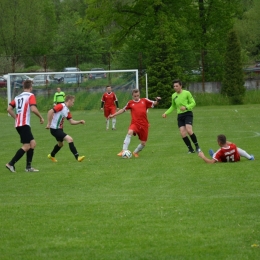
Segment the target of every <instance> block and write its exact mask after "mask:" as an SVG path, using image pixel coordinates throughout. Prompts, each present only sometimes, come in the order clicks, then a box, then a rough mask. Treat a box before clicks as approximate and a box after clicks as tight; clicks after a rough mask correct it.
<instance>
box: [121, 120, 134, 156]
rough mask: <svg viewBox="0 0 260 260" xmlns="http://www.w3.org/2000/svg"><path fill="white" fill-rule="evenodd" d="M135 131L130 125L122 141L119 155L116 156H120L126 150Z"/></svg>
mask: <svg viewBox="0 0 260 260" xmlns="http://www.w3.org/2000/svg"><path fill="white" fill-rule="evenodd" d="M135 129H136V127H135V125H130V127H129V129H128V132H127V135H126V137H125V139H124V143H123V149H122V151H121V152H120V153H118V154H117V155H118V156H122V153H123V151H125V150H128V146H129V144H130V142H131V137H132V136H133V134H134V132H135Z"/></svg>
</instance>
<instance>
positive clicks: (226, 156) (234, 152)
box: [198, 135, 255, 163]
mask: <svg viewBox="0 0 260 260" xmlns="http://www.w3.org/2000/svg"><path fill="white" fill-rule="evenodd" d="M217 142H218V145H219V146H220V149H218V150H217V151H216V152H215V153H214V151H213V150H212V149H210V150H209V154H210V156H211V157H212V159H208V158H207V157H206V156H205V155H204V153H203V152H199V154H198V155H199V157H201V158H202V159H203V160H204V161H205V162H206V163H215V162H238V161H240V156H242V157H245V158H247V159H248V160H254V159H255V158H254V156H253V155H249V154H248V153H247V152H246V151H245V150H243V149H241V148H239V147H237V146H236V145H235V144H233V143H231V142H228V141H227V139H226V136H225V135H218V137H217Z"/></svg>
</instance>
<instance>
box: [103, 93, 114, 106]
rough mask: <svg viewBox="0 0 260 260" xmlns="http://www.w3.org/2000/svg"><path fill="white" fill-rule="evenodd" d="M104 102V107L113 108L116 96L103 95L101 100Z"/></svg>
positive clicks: (110, 94)
mask: <svg viewBox="0 0 260 260" xmlns="http://www.w3.org/2000/svg"><path fill="white" fill-rule="evenodd" d="M101 101H102V102H104V107H105V108H106V107H113V106H115V101H117V97H116V94H115V93H114V92H110V93H107V92H106V93H104V94H103V96H102V99H101Z"/></svg>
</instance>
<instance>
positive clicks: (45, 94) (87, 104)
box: [6, 68, 139, 110]
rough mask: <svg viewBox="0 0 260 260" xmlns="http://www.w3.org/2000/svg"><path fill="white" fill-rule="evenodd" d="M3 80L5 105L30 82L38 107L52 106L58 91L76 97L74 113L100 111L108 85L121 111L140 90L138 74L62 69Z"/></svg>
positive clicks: (12, 74) (126, 71) (13, 74)
mask: <svg viewBox="0 0 260 260" xmlns="http://www.w3.org/2000/svg"><path fill="white" fill-rule="evenodd" d="M66 69H68V70H66ZM6 78H7V100H8V104H9V103H10V101H11V100H12V99H13V98H14V97H15V96H16V95H18V94H20V93H21V92H22V91H23V88H22V82H23V81H24V80H25V79H26V78H29V79H31V80H32V81H33V93H34V94H35V95H36V96H37V104H39V103H40V104H44V107H45V106H47V107H51V106H52V104H53V97H54V94H55V92H56V91H57V88H60V89H61V90H62V91H63V92H65V95H69V94H70V95H74V96H76V102H75V105H74V107H75V109H85V110H91V109H99V108H100V104H101V97H102V95H103V93H104V92H105V91H106V86H108V85H109V86H111V87H112V91H113V92H115V94H116V95H117V98H118V102H119V107H120V108H122V107H123V106H124V105H126V103H127V101H128V100H130V99H132V90H133V89H139V84H138V70H103V69H96V70H95V69H92V70H91V71H80V70H79V69H77V68H65V69H64V71H63V72H37V73H36V72H35V73H9V74H7V75H6Z"/></svg>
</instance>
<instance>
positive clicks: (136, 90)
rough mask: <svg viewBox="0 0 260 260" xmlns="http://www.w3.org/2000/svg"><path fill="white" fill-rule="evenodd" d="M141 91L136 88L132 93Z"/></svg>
mask: <svg viewBox="0 0 260 260" xmlns="http://www.w3.org/2000/svg"><path fill="white" fill-rule="evenodd" d="M139 92H140V91H139V89H137V88H136V89H134V90H133V91H132V95H133V94H135V93H139Z"/></svg>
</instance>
